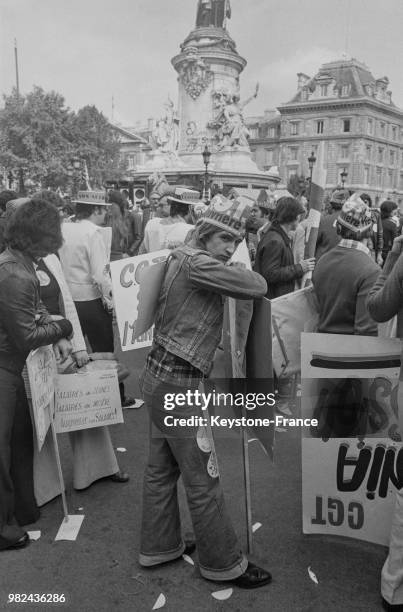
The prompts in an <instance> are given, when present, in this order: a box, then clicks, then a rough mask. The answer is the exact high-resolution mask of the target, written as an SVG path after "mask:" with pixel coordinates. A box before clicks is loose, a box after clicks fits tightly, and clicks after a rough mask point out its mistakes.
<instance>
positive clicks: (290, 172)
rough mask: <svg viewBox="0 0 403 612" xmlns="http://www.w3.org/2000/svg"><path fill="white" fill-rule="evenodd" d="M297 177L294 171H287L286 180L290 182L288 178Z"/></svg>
mask: <svg viewBox="0 0 403 612" xmlns="http://www.w3.org/2000/svg"><path fill="white" fill-rule="evenodd" d="M296 175H297V171H296V170H289V171H288V180H290V178H291V177H292V176H296Z"/></svg>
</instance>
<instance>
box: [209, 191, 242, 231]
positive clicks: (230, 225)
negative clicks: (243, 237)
mask: <svg viewBox="0 0 403 612" xmlns="http://www.w3.org/2000/svg"><path fill="white" fill-rule="evenodd" d="M251 210H252V206H251V205H250V200H249V199H247V198H244V197H242V196H237V197H236V198H235V199H234V200H229V199H228V198H226V197H224V196H223V195H221V194H217V195H216V196H214V198H213V199H212V200H211V202H210V206H209V207H208V209H207V211H206V213H205V214H204V216H203V217H202V218H201V219H200V220H199V221H198V223H199V224H200V223H209V224H210V225H214V226H215V227H218V228H219V229H221V230H226V231H228V232H231V233H232V234H235V235H236V236H239V235H240V234H241V233H242V232H243V231H244V229H245V222H246V219H247V218H248V217H249V215H250V211H251Z"/></svg>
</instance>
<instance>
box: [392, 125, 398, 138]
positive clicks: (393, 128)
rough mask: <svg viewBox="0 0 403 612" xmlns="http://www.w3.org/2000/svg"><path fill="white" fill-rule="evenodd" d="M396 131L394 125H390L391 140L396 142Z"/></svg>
mask: <svg viewBox="0 0 403 612" xmlns="http://www.w3.org/2000/svg"><path fill="white" fill-rule="evenodd" d="M396 136H397V129H396V126H395V125H392V140H396Z"/></svg>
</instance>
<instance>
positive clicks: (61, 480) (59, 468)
mask: <svg viewBox="0 0 403 612" xmlns="http://www.w3.org/2000/svg"><path fill="white" fill-rule="evenodd" d="M54 401H55V397H54V396H53V401H52V406H51V405H49V417H50V427H51V430H52V437H53V444H54V446H55V455H56V465H57V474H58V476H59V483H60V488H61V492H62V505H63V515H64V520H65V522H66V523H67V522H68V520H69V512H68V509H67V501H66V491H65V486H64V478H63V472H62V464H61V462H60V453H59V445H58V443H57V434H56V429H55V422H54V409H53V405H54Z"/></svg>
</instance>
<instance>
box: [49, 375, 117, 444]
mask: <svg viewBox="0 0 403 612" xmlns="http://www.w3.org/2000/svg"><path fill="white" fill-rule="evenodd" d="M115 423H123V414H122V407H121V402H120V393H119V383H118V376H117V372H116V370H103V371H102V370H98V371H93V372H87V373H76V374H59V375H58V376H57V379H56V408H55V427H56V431H57V432H58V433H62V432H66V431H77V430H79V429H90V428H92V427H101V426H104V425H114V424H115Z"/></svg>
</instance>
